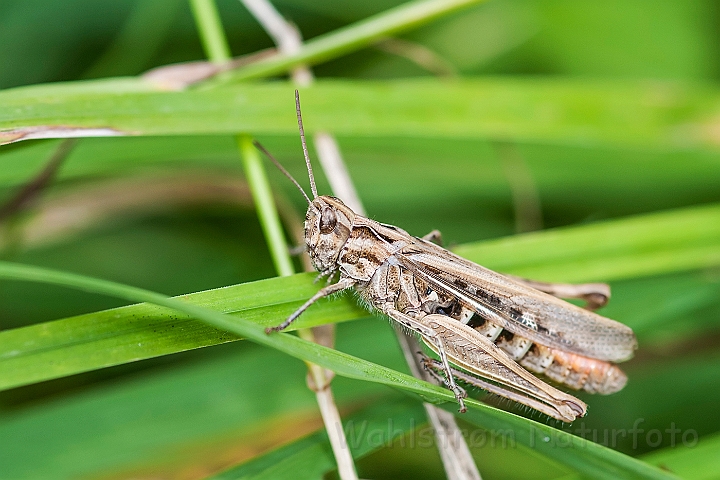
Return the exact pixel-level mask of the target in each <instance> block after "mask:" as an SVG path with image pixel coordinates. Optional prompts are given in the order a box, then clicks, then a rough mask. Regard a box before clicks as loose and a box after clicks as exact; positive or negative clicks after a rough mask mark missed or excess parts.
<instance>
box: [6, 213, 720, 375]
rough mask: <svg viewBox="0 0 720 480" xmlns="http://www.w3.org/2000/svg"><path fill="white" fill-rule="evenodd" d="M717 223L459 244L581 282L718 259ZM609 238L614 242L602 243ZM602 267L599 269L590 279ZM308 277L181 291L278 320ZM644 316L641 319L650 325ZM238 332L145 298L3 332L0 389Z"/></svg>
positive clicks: (339, 308) (669, 221)
mask: <svg viewBox="0 0 720 480" xmlns="http://www.w3.org/2000/svg"><path fill="white" fill-rule="evenodd" d="M719 225H720V205H710V206H705V207H698V208H688V209H682V210H677V211H672V212H664V213H662V214H651V215H644V216H638V217H636V218H633V219H624V220H618V221H611V222H603V223H600V224H596V225H586V226H581V227H573V228H566V229H558V230H548V231H545V232H540V233H537V234H532V235H526V236H522V237H519V238H520V240H521V241H522V239H523V238H527V239H528V240H527V242H528V243H527V244H523V243H520V244H518V240H517V239H518V237H509V238H507V239H504V240H502V241H495V240H493V241H490V242H487V244H488V245H489V247H488V248H487V249H484V247H482V245H483V244H476V245H474V246H473V247H472V248H471V249H470V248H469V249H467V250H466V251H463V248H458V250H459V251H461V252H462V253H463V254H468V256H469V257H471V258H472V259H474V260H483V261H482V263H483V264H484V265H485V266H487V267H489V268H493V269H498V270H501V271H506V272H507V273H513V274H524V273H525V272H526V270H527V267H526V265H530V266H532V269H533V272H535V273H537V277H538V278H540V279H554V278H555V276H558V277H559V279H561V280H562V279H564V278H569V279H571V280H575V281H580V282H582V281H596V280H602V279H607V278H630V277H641V276H647V275H652V274H659V273H670V272H673V271H683V270H689V269H693V268H709V267H712V266H717V265H720V255H718V252H720V232H719V228H720V227H719ZM618 226H620V227H621V228H620V227H618ZM608 232H612V233H613V234H612V235H611V234H609V233H608ZM686 235H687V236H686ZM611 240H612V242H611ZM610 245H613V246H614V248H611V249H608V248H607V247H608V246H610ZM633 251H636V252H641V253H642V252H644V253H642V255H644V256H646V257H647V256H650V255H654V254H653V252H660V254H657V255H655V256H656V257H662V258H664V257H667V258H670V259H674V258H681V259H683V261H684V262H685V263H682V262H676V261H668V262H664V263H662V264H661V268H660V267H658V266H657V265H655V264H653V263H652V262H648V261H637V262H634V261H632V258H633V257H632V255H630V256H629V257H628V255H629V254H628V252H633ZM688 251H690V252H698V251H702V252H707V255H704V256H702V257H700V258H699V259H698V258H695V257H693V256H692V255H687V252H688ZM563 255H567V256H568V258H570V259H574V260H573V261H570V260H568V261H566V263H565V268H563V269H558V268H557V267H556V264H557V263H558V262H563V261H564V259H563ZM638 255H640V253H638ZM515 257H517V258H515ZM628 261H629V262H630V266H628V265H627V263H626V262H628ZM630 267H632V269H631V268H630ZM598 273H603V276H602V277H600V278H598V277H596V276H595V275H597V274H598ZM312 278H313V275H311V274H300V275H295V276H292V277H288V278H274V279H268V280H262V281H259V282H251V283H247V284H243V285H237V286H233V287H226V288H223V289H218V290H211V291H208V292H201V293H195V294H192V295H187V296H184V297H181V298H183V299H185V300H187V301H188V302H193V303H197V304H199V305H203V306H207V307H211V308H213V309H215V310H219V311H222V312H228V313H232V312H239V313H241V314H242V315H243V317H244V318H246V319H248V320H252V321H255V322H257V323H258V324H259V326H258V328H262V327H266V326H271V325H275V324H277V323H278V322H279V321H281V320H283V319H284V318H286V317H287V316H288V315H289V314H290V313H292V312H293V311H294V310H295V309H296V308H297V307H298V306H299V305H300V304H302V303H303V302H304V301H305V300H307V298H309V297H310V296H312V294H313V293H315V291H316V290H317V286H313V285H312ZM366 315H367V313H366V312H364V311H363V310H361V309H360V308H358V307H357V306H356V305H355V303H354V302H353V301H352V300H350V299H333V300H331V301H328V300H323V301H321V302H319V303H318V304H317V305H314V306H313V308H311V309H309V310H308V311H307V312H306V313H305V314H303V315H302V316H301V318H300V319H299V320H298V321H297V322H296V323H297V325H295V324H293V328H303V327H309V326H314V325H319V324H323V323H330V322H337V321H343V320H351V319H356V318H361V317H363V316H366ZM649 321H650V320H647V319H645V320H644V323H645V328H646V329H647V328H649V327H648V326H647V322H649ZM663 321H665V320H663ZM235 338H236V337H228V336H227V335H225V334H222V333H220V332H218V331H217V330H214V329H210V328H208V327H206V326H202V325H200V324H198V323H197V322H195V321H193V320H191V319H190V318H189V317H186V316H178V315H176V314H174V313H173V312H169V311H167V310H164V309H158V308H155V307H151V306H147V305H133V306H129V307H123V308H120V309H114V310H108V311H105V312H97V313H92V314H87V315H81V316H78V317H72V318H68V319H63V320H57V321H54V322H47V323H43V324H40V325H33V326H29V327H24V328H19V329H15V330H8V331H4V332H0V388H4V389H7V388H12V387H14V386H18V385H25V384H28V383H34V382H39V381H43V380H47V379H50V378H57V377H60V376H65V375H71V374H74V373H78V372H83V371H87V370H92V369H96V368H102V367H106V366H109V365H117V364H120V363H125V362H130V361H136V360H139V359H143V358H151V357H154V356H158V355H166V354H169V353H174V352H177V351H183V350H188V349H192V348H199V347H202V346H207V345H212V344H216V343H222V342H226V341H231V340H234V339H235ZM263 338H266V337H263Z"/></svg>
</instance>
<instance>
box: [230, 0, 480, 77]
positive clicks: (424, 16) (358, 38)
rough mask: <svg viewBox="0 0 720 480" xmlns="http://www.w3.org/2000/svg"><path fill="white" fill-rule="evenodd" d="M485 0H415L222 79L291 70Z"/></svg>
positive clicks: (351, 50) (340, 54) (350, 50)
mask: <svg viewBox="0 0 720 480" xmlns="http://www.w3.org/2000/svg"><path fill="white" fill-rule="evenodd" d="M483 1H484V0H416V1H411V2H407V3H405V4H403V5H399V6H397V7H395V8H391V9H388V10H385V11H384V12H382V13H379V14H377V15H374V16H372V17H370V18H367V19H365V20H362V21H360V22H356V23H354V24H352V25H350V26H348V27H344V28H339V29H337V30H335V31H333V32H331V33H328V34H326V35H321V36H319V37H316V38H313V39H311V40H308V41H307V42H305V43H304V45H303V47H302V48H301V50H300V52H298V53H297V54H294V55H284V54H282V53H280V54H278V55H275V56H273V57H270V58H268V59H267V60H261V61H259V62H255V63H253V64H250V65H248V66H246V67H243V68H241V69H239V70H237V71H235V72H231V73H229V74H228V75H227V76H226V77H224V78H223V80H224V81H231V80H234V81H239V80H249V79H255V78H262V77H267V76H271V75H277V74H281V73H285V72H288V71H290V70H291V69H292V68H293V67H295V66H297V65H303V64H305V65H315V64H318V63H321V62H324V61H327V60H331V59H333V58H337V57H340V56H342V55H344V54H346V53H350V52H353V51H356V50H359V49H361V48H363V47H366V46H368V45H370V44H372V43H374V42H376V41H378V40H382V39H383V38H385V37H389V36H392V35H394V34H397V33H400V32H402V31H405V30H409V29H411V28H414V27H418V26H420V25H423V24H425V23H428V22H431V21H433V20H435V19H437V18H440V17H442V16H445V15H447V14H449V13H452V12H455V11H457V10H459V9H461V8H465V7H468V6H470V5H473V4H477V3H482V2H483Z"/></svg>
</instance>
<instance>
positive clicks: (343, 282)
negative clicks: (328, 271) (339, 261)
mask: <svg viewBox="0 0 720 480" xmlns="http://www.w3.org/2000/svg"><path fill="white" fill-rule="evenodd" d="M355 283H356V281H355V280H353V279H352V278H348V277H341V278H340V280H338V282H337V283H333V284H332V285H328V286H327V287H325V288H322V289H320V290H319V291H318V292H317V293H316V294H315V295H313V296H312V297H310V299H309V300H308V301H307V302H305V303H303V304H302V305H301V306H300V308H298V309H297V310H295V312H293V314H292V315H290V316H289V317H288V318H287V320H285V321H284V322H282V323H281V324H280V325H277V326H274V327H267V328H266V329H265V333H268V334H269V333H272V332H279V331H280V330H285V329H286V328H287V327H288V326H290V324H291V323H292V322H294V321H295V320H296V319H297V318H298V317H299V316H300V315H301V314H302V313H303V312H304V311H305V310H307V309H308V307H309V306H310V305H312V304H313V303H315V302H317V301H318V300H320V299H321V298H323V297H327V296H328V295H332V294H333V293H337V292H340V291H342V290H346V289H348V288H350V287H352V286H353V285H355Z"/></svg>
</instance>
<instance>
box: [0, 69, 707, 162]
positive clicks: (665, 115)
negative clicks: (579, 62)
mask: <svg viewBox="0 0 720 480" xmlns="http://www.w3.org/2000/svg"><path fill="white" fill-rule="evenodd" d="M293 90H294V87H293V86H292V85H290V84H287V83H284V82H282V83H281V82H277V83H268V84H240V85H224V86H222V87H217V88H212V89H204V90H193V91H185V92H160V91H157V89H156V87H154V86H152V85H150V84H148V83H147V82H145V81H142V80H138V79H108V80H98V81H88V82H74V83H65V84H52V85H38V86H31V87H22V88H15V89H9V90H4V91H0V105H2V108H0V143H2V142H12V141H17V140H18V139H23V138H29V137H27V135H40V134H42V135H45V136H49V137H57V136H67V135H79V136H82V135H85V134H90V133H84V132H82V131H78V132H73V131H72V129H74V128H81V129H107V130H106V131H105V130H103V131H101V132H95V133H94V134H96V135H97V134H104V135H111V134H117V135H201V134H235V133H237V132H246V133H248V134H251V135H270V134H284V135H296V134H297V126H296V123H295V116H294V109H293ZM661 94H662V101H657V100H653V99H656V98H657V97H658V95H661ZM302 96H303V109H304V111H305V112H306V114H305V116H306V123H307V124H306V129H307V131H308V133H312V132H314V131H318V130H330V131H333V132H334V133H335V134H336V135H338V136H377V137H422V138H465V139H467V138H480V139H485V138H494V139H504V140H514V141H522V142H551V143H564V144H576V145H598V144H600V145H613V146H645V147H652V148H661V147H672V148H692V147H695V148H699V147H713V148H715V147H717V145H718V143H719V142H718V137H717V135H715V133H714V132H715V129H714V128H715V120H714V119H715V118H718V117H720V90H718V89H717V88H712V87H708V88H697V87H693V86H692V85H689V84H682V83H671V82H664V83H648V82H634V81H610V80H584V79H501V78H496V79H493V78H488V79H474V80H458V81H453V82H441V81H438V80H434V79H419V80H394V81H389V82H373V81H347V80H334V81H330V80H320V81H318V82H316V83H315V84H314V85H313V86H312V87H309V88H306V89H303V92H302ZM419 99H421V100H419ZM338 112H342V115H338ZM51 127H52V128H54V130H51V131H45V129H47V128H51ZM16 128H22V129H25V130H14V129H16ZM27 129H30V130H27ZM38 129H39V130H38ZM103 132H105V133H103Z"/></svg>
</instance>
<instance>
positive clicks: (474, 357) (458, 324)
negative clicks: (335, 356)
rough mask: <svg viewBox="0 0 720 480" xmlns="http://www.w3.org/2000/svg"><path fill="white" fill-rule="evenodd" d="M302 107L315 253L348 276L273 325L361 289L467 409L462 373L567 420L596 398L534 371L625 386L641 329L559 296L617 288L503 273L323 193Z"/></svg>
mask: <svg viewBox="0 0 720 480" xmlns="http://www.w3.org/2000/svg"><path fill="white" fill-rule="evenodd" d="M296 108H297V115H298V125H299V127H300V136H301V139H302V143H303V152H304V153H305V161H306V164H307V167H308V174H309V176H310V184H311V189H312V193H313V199H312V200H311V199H310V198H309V197H308V196H307V195H306V194H305V192H304V191H303V195H304V196H305V198H306V199H307V201H308V204H309V207H308V211H307V215H306V217H305V243H306V247H307V252H308V255H309V256H310V259H311V260H312V262H313V265H314V266H315V269H316V270H317V271H318V272H320V274H321V275H326V276H328V278H333V276H334V275H336V274H338V273H339V278H338V281H337V283H334V284H331V285H328V286H326V287H325V288H323V289H321V290H320V291H318V292H317V293H316V294H315V295H313V297H312V298H310V299H309V300H308V301H307V302H305V303H304V304H303V305H302V306H301V307H300V308H298V309H297V310H296V311H295V312H294V313H293V314H292V315H291V316H290V317H288V319H287V320H285V322H283V323H282V324H280V325H278V326H276V327H273V328H269V329H267V332H268V333H270V332H271V331H278V330H282V329H284V328H286V327H287V326H288V325H290V323H292V322H293V321H294V320H295V319H296V318H297V317H298V316H299V315H300V314H302V312H304V311H305V310H306V309H307V308H308V307H309V306H310V305H312V304H313V303H314V302H315V301H317V300H318V299H320V298H322V297H325V296H328V295H330V294H333V293H335V292H339V291H342V290H345V289H348V288H350V287H354V288H355V289H356V290H357V291H358V292H359V293H360V295H361V296H362V297H363V299H364V300H365V301H366V303H367V304H368V305H370V306H371V307H373V308H375V309H377V310H379V311H380V312H382V313H384V314H385V315H387V316H389V317H390V318H392V319H393V320H394V321H396V322H398V323H399V324H400V325H403V326H404V327H406V328H409V329H411V330H413V331H414V332H416V333H418V334H419V335H420V336H421V337H422V339H423V341H424V342H425V343H426V344H427V345H428V346H429V347H430V348H431V349H432V350H434V351H435V352H436V353H437V354H438V356H439V357H440V360H439V361H434V360H429V359H428V360H426V362H425V363H426V366H428V367H429V368H430V371H431V372H434V371H435V370H438V371H441V372H442V373H443V374H444V378H440V377H439V376H438V378H439V379H440V380H442V382H443V383H444V384H445V385H446V386H447V387H448V388H450V389H451V390H452V391H453V393H454V394H455V398H456V400H457V401H458V403H459V404H460V411H461V412H462V411H465V405H464V401H463V399H464V398H465V397H466V394H465V391H464V390H463V389H462V388H460V387H459V386H458V385H457V383H456V382H455V379H456V378H459V379H462V380H464V381H466V382H468V383H471V384H474V385H478V386H480V387H481V388H484V389H486V390H488V391H490V392H493V393H495V394H497V395H501V396H504V397H506V398H509V399H511V400H514V401H517V402H520V403H522V404H524V405H527V406H529V407H531V408H534V409H536V410H538V411H541V412H543V413H545V414H547V415H550V416H552V417H554V418H557V419H559V420H563V421H566V422H570V421H573V420H574V419H575V418H577V417H579V416H583V415H585V413H586V411H587V406H586V405H585V404H584V403H583V402H582V401H580V400H579V399H577V398H575V397H573V396H571V395H569V394H567V393H564V392H562V391H560V390H558V389H557V388H555V387H553V386H551V385H549V384H547V383H545V382H543V381H542V380H540V379H539V378H538V377H536V376H534V375H533V374H531V373H530V372H531V371H532V372H535V373H540V374H544V375H545V376H546V377H548V378H550V379H551V380H553V381H555V382H558V383H561V384H564V385H567V386H569V387H571V388H574V389H584V390H586V391H588V392H592V393H604V394H607V393H613V392H616V391H618V390H620V389H621V388H622V387H623V386H624V385H625V382H626V380H627V379H626V377H625V375H624V374H623V373H622V371H620V369H618V368H617V367H616V366H615V365H614V363H615V362H621V361H624V360H627V359H628V358H630V357H631V356H632V354H633V352H634V350H635V348H636V347H637V342H636V340H635V335H634V334H633V332H632V330H631V329H630V328H628V327H627V326H625V325H623V324H621V323H618V322H616V321H614V320H610V319H608V318H605V317H602V316H600V315H597V314H595V313H593V312H591V311H589V310H587V309H583V308H580V307H578V306H575V305H572V304H570V303H567V302H565V301H563V300H560V299H559V298H558V297H559V296H562V297H567V298H582V299H584V300H585V301H586V302H587V305H588V308H595V307H598V306H601V305H603V304H604V303H605V302H607V299H608V298H609V296H610V292H609V288H608V287H607V286H606V285H602V284H586V285H568V284H549V283H542V282H534V281H531V280H525V279H521V278H517V277H511V276H506V275H501V274H499V273H496V272H493V271H492V270H488V269H487V268H484V267H481V266H480V265H477V264H475V263H472V262H470V261H468V260H465V259H464V258H461V257H459V256H457V255H455V254H453V253H451V252H449V251H447V250H445V249H444V248H442V247H440V246H438V245H436V244H435V243H432V242H431V241H430V240H431V239H437V238H439V233H438V232H433V233H431V234H429V235H428V236H426V237H425V238H417V237H413V236H411V235H409V234H408V233H407V232H405V231H404V230H402V229H400V228H397V227H394V226H392V225H385V224H382V223H379V222H375V221H373V220H370V219H368V218H365V217H363V216H361V215H357V214H356V213H355V212H353V211H352V210H351V209H350V208H349V207H347V206H346V205H345V204H343V202H342V201H340V200H339V199H337V198H335V197H330V196H319V195H318V194H317V190H316V188H315V183H314V179H313V176H312V168H311V165H310V159H309V157H308V155H307V146H306V144H305V137H304V134H303V129H302V119H301V116H300V103H299V97H298V96H297V92H296ZM258 146H259V145H258ZM260 148H261V149H262V147H260ZM262 150H264V149H262ZM264 151H265V150H264ZM265 153H267V151H265ZM268 156H270V155H269V154H268ZM270 158H272V156H270ZM273 160H274V159H273ZM276 164H277V162H276ZM277 165H278V167H279V168H280V169H281V170H283V171H285V170H284V169H283V168H282V166H280V165H279V164H277ZM285 173H286V175H288V177H289V178H290V179H291V180H292V181H293V182H294V183H295V184H296V185H297V186H298V188H299V189H300V190H301V191H302V188H300V186H299V185H298V184H297V182H296V181H295V180H294V179H292V177H290V175H289V174H287V172H285ZM451 364H453V365H455V366H457V367H459V368H460V369H461V370H460V369H458V368H454V367H452V366H451ZM435 374H436V375H437V373H435Z"/></svg>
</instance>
